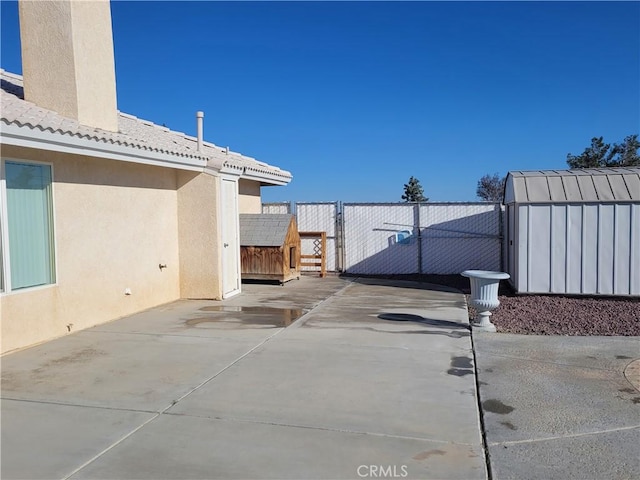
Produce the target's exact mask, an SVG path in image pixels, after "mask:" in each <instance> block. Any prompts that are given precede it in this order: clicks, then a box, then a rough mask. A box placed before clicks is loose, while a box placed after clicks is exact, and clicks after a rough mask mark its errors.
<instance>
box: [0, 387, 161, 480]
mask: <svg viewBox="0 0 640 480" xmlns="http://www.w3.org/2000/svg"><path fill="white" fill-rule="evenodd" d="M1 407H2V461H1V462H0V465H1V467H0V477H1V478H3V479H7V480H9V479H36V478H38V479H40V478H41V479H52V478H64V477H66V476H68V475H69V474H71V473H72V472H73V471H74V470H76V469H77V468H79V467H81V466H82V465H84V464H85V463H87V462H89V461H90V460H91V459H92V458H93V457H95V456H96V454H98V453H100V452H102V451H104V450H105V449H106V448H108V447H110V446H111V445H113V444H114V443H116V442H118V441H120V440H121V439H122V438H124V437H125V436H126V435H128V434H129V433H130V432H132V431H133V430H134V429H136V428H139V427H140V426H141V425H143V424H144V423H145V422H147V421H149V420H150V419H152V418H153V417H154V416H155V415H154V414H150V413H142V412H133V411H127V410H115V409H107V408H92V407H79V406H71V405H56V404H53V403H46V402H25V401H15V400H7V399H3V400H2V403H1Z"/></svg>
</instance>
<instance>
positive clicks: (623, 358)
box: [616, 355, 632, 360]
mask: <svg viewBox="0 0 640 480" xmlns="http://www.w3.org/2000/svg"><path fill="white" fill-rule="evenodd" d="M616 358H617V359H618V360H631V358H632V357H627V356H626V355H616Z"/></svg>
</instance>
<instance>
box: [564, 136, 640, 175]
mask: <svg viewBox="0 0 640 480" xmlns="http://www.w3.org/2000/svg"><path fill="white" fill-rule="evenodd" d="M638 148H640V142H638V135H637V134H636V135H629V136H627V137H625V139H624V141H623V142H622V143H619V144H618V143H615V144H613V146H611V145H610V144H608V143H604V140H603V138H602V137H593V138H592V139H591V146H589V147H587V148H585V149H584V152H582V154H580V155H572V154H570V153H569V154H567V164H568V165H569V168H604V167H632V166H640V157H638Z"/></svg>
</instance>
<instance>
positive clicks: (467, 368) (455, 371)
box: [447, 357, 473, 377]
mask: <svg viewBox="0 0 640 480" xmlns="http://www.w3.org/2000/svg"><path fill="white" fill-rule="evenodd" d="M447 373H448V374H449V375H455V376H456V377H463V376H465V375H471V374H473V364H472V363H471V359H470V358H469V357H451V368H450V369H449V370H447Z"/></svg>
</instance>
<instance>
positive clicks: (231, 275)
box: [221, 179, 240, 298]
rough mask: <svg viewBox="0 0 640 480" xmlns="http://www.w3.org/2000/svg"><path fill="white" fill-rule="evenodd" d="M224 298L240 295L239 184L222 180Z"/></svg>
mask: <svg viewBox="0 0 640 480" xmlns="http://www.w3.org/2000/svg"><path fill="white" fill-rule="evenodd" d="M221 197H222V296H223V298H228V297H231V296H233V295H235V294H237V293H240V241H239V233H238V229H239V225H238V223H239V217H238V184H237V182H235V181H233V180H225V179H222V187H221Z"/></svg>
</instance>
